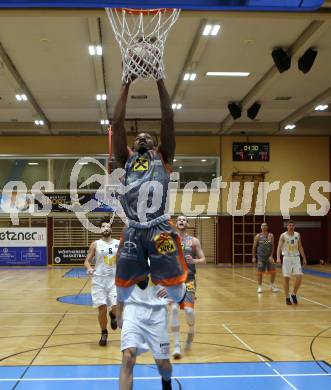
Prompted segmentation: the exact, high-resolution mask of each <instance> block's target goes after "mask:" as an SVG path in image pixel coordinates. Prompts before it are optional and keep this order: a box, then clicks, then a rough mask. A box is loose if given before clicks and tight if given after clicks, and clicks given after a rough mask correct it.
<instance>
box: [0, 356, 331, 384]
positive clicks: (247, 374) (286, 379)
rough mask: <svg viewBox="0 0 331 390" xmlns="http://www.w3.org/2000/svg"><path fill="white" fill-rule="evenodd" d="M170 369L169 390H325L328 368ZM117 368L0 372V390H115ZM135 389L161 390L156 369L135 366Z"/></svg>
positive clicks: (301, 365) (308, 365)
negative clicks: (170, 383) (171, 374)
mask: <svg viewBox="0 0 331 390" xmlns="http://www.w3.org/2000/svg"><path fill="white" fill-rule="evenodd" d="M319 364H320V365H321V366H322V367H323V368H324V370H325V371H326V372H325V371H323V370H322V369H321V367H319V366H318V365H317V363H316V362H272V363H268V365H267V364H266V363H263V362H258V363H253V362H252V363H203V364H175V365H174V369H173V389H174V390H179V389H180V387H179V384H178V382H180V385H181V388H182V389H183V390H185V389H189V390H218V389H220V390H239V389H240V390H260V389H261V390H262V389H263V390H265V389H268V390H288V389H292V390H293V389H297V390H312V389H315V388H316V389H318V390H330V389H331V367H330V366H329V365H328V364H326V363H324V362H319ZM118 375H119V366H118V365H103V366H31V367H28V368H27V367H26V366H18V367H9V366H3V367H0V388H1V390H9V389H12V388H13V387H14V386H15V384H17V386H16V389H18V390H41V389H43V390H44V389H47V390H55V389H56V390H58V389H63V390H67V389H68V390H94V389H105V388H106V389H114V390H115V389H118ZM134 378H135V379H134V388H135V390H160V389H161V383H160V379H159V376H158V373H157V370H156V368H155V367H154V366H152V365H137V366H136V367H135V371H134Z"/></svg>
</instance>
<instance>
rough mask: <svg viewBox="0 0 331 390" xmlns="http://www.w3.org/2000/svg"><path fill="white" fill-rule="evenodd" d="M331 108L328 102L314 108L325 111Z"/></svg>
mask: <svg viewBox="0 0 331 390" xmlns="http://www.w3.org/2000/svg"><path fill="white" fill-rule="evenodd" d="M328 108H329V106H328V105H327V104H319V105H318V106H316V107H315V108H314V110H315V111H325V110H327V109H328Z"/></svg>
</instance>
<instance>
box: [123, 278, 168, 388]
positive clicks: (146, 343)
mask: <svg viewBox="0 0 331 390" xmlns="http://www.w3.org/2000/svg"><path fill="white" fill-rule="evenodd" d="M166 294H167V293H166V290H165V288H163V287H161V286H155V285H153V284H151V283H150V284H149V286H148V287H147V288H146V289H145V290H142V289H140V288H139V287H138V286H135V287H134V289H133V291H132V293H131V296H130V297H129V299H128V300H127V301H126V302H125V304H124V310H123V305H122V303H121V302H119V303H118V314H117V319H118V326H119V327H120V328H122V333H121V351H122V353H123V356H122V367H121V373H120V390H131V389H132V388H133V368H134V365H135V363H136V357H137V356H138V355H140V354H141V353H143V352H146V351H148V350H150V351H151V352H152V354H153V357H154V360H155V363H156V365H157V368H158V370H159V373H160V375H161V377H162V389H163V390H171V389H172V387H171V386H172V385H171V373H172V366H171V363H170V360H169V354H170V347H169V334H168V311H167V305H168V300H167V299H166Z"/></svg>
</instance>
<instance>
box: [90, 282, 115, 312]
mask: <svg viewBox="0 0 331 390" xmlns="http://www.w3.org/2000/svg"><path fill="white" fill-rule="evenodd" d="M91 295H92V302H93V307H99V306H101V305H107V306H108V307H113V306H115V305H116V301H117V294H116V286H115V279H114V277H113V276H111V277H107V276H93V277H92V286H91Z"/></svg>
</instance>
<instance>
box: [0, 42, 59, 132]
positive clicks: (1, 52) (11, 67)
mask: <svg viewBox="0 0 331 390" xmlns="http://www.w3.org/2000/svg"><path fill="white" fill-rule="evenodd" d="M0 58H1V60H2V62H3V63H4V65H5V66H6V68H7V70H8V72H9V74H10V75H11V77H12V78H13V79H14V81H15V83H16V84H17V87H18V89H20V90H21V91H22V93H24V94H25V95H26V96H27V98H28V102H29V104H30V105H31V106H32V107H33V108H34V110H35V111H36V113H37V114H38V116H39V119H42V120H43V121H44V124H45V127H46V128H47V129H48V130H49V131H50V133H52V127H51V123H50V121H49V120H48V118H47V116H46V114H45V113H44V111H43V110H42V109H41V107H40V106H39V104H38V102H37V100H36V99H35V97H34V96H33V94H32V92H31V90H30V88H29V87H28V86H27V84H26V82H25V81H24V80H23V78H22V76H21V75H20V73H19V71H18V70H17V68H16V66H15V64H14V63H13V61H12V60H11V58H10V57H9V55H8V53H7V51H6V50H5V48H4V47H3V45H2V43H1V42H0Z"/></svg>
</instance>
